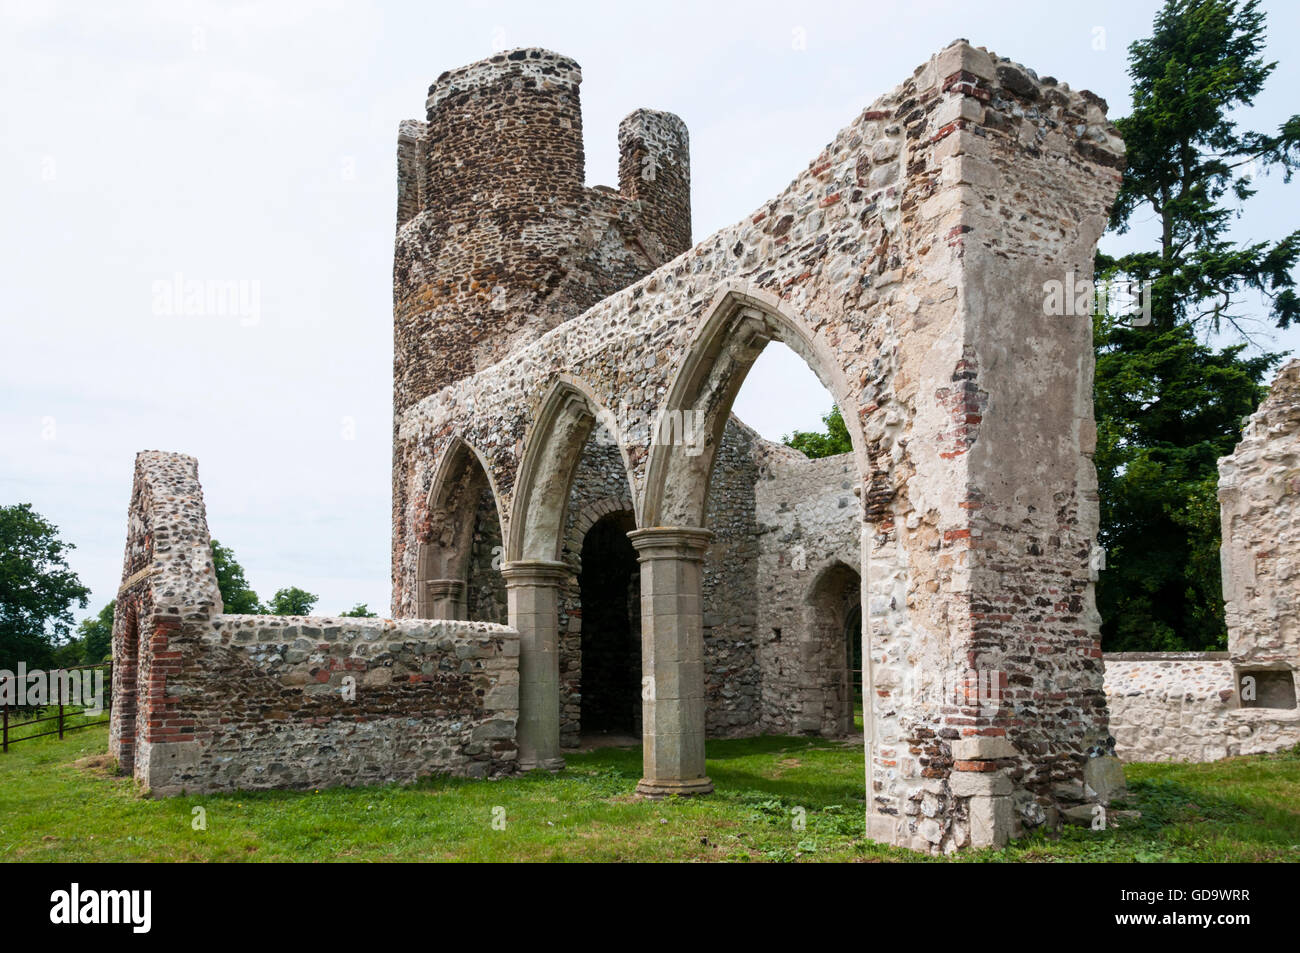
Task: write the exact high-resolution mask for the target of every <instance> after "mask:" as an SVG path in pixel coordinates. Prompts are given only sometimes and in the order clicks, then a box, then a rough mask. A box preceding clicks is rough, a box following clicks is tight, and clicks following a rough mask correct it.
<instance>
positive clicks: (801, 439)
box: [781, 407, 853, 458]
mask: <svg viewBox="0 0 1300 953" xmlns="http://www.w3.org/2000/svg"><path fill="white" fill-rule="evenodd" d="M822 423H824V424H825V425H826V432H825V433H818V432H816V431H809V430H796V431H795V432H794V433H792V434H786V435H785V436H784V437H782V438H781V442H782V443H784V444H785V445H786V446H787V447H794V448H795V449H796V450H798V451H800V452H801V453H803V454H804V456H807V457H813V458H816V457H832V456H834V455H835V454H837V453H848V452H849V451H850V450H852V449H853V441H852V440H850V439H849V428H848V427H846V426H845V425H844V418H843V417H842V416H841V415H840V409H839V408H838V407H832V408H831V409H830V413H826V414H822Z"/></svg>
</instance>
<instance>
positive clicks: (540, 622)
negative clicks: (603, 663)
mask: <svg viewBox="0 0 1300 953" xmlns="http://www.w3.org/2000/svg"><path fill="white" fill-rule="evenodd" d="M598 423H602V424H604V425H605V430H606V431H607V432H608V433H609V434H610V435H611V436H612V438H613V439H614V441H615V442H616V443H617V444H618V445H619V453H620V456H621V458H622V460H623V465H624V470H625V472H628V473H630V468H629V467H628V458H627V450H626V448H625V447H624V446H623V442H622V438H621V433H620V430H619V427H618V424H617V421H616V420H615V419H614V417H613V415H612V414H611V413H609V411H608V410H607V409H606V408H604V407H603V406H602V405H601V404H600V402H599V401H598V400H597V399H596V398H595V396H594V395H593V394H592V392H591V391H590V389H589V388H587V387H586V386H585V385H584V384H583V383H581V382H580V381H578V380H577V379H575V378H570V377H561V378H559V379H557V380H556V381H555V382H554V383H553V384H552V386H551V388H550V390H549V391H547V393H546V395H545V397H543V399H542V401H541V403H540V405H539V409H538V411H537V413H536V414H535V415H532V424H531V426H530V427H529V428H528V430H527V432H526V433H525V436H524V453H523V460H522V462H521V464H520V467H519V473H518V478H517V481H516V483H515V488H514V493H513V495H512V502H511V511H510V512H511V517H510V523H509V525H510V532H509V534H508V536H507V539H506V549H505V555H506V562H505V565H504V567H503V568H502V575H503V576H504V577H505V581H506V591H507V602H508V606H509V619H510V625H511V626H512V627H514V628H515V629H516V630H518V632H519V637H520V642H519V729H518V739H519V765H520V767H521V768H523V769H525V770H528V769H535V768H543V769H547V770H556V769H559V768H562V767H563V766H564V759H563V758H562V757H561V756H560V666H559V655H560V635H559V610H560V591H561V589H562V588H564V587H571V577H572V575H573V573H572V570H571V567H569V566H568V565H567V564H565V563H564V562H562V561H561V559H560V556H561V545H562V543H563V541H564V533H565V517H566V513H567V510H568V504H569V494H570V491H571V490H572V488H573V480H574V476H575V475H576V474H577V471H578V465H579V463H580V462H581V459H582V453H583V449H584V448H585V447H586V445H587V441H588V439H589V438H590V437H591V435H592V433H593V431H595V430H596V427H597V424H598ZM629 479H630V477H629ZM630 495H631V494H630ZM633 498H635V497H634V496H633Z"/></svg>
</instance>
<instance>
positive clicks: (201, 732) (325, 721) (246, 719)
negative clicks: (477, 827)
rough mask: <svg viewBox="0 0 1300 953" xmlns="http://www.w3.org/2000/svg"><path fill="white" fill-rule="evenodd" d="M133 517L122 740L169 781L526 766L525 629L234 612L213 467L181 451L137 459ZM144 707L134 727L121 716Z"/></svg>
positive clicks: (131, 756) (130, 762)
mask: <svg viewBox="0 0 1300 953" xmlns="http://www.w3.org/2000/svg"><path fill="white" fill-rule="evenodd" d="M128 527H129V530H128V542H127V555H126V560H125V564H124V577H123V585H122V587H121V590H120V595H119V598H120V599H121V600H122V604H124V605H129V606H131V607H132V611H131V612H129V613H122V614H121V615H122V618H123V620H124V624H123V626H122V627H118V625H117V624H116V621H115V626H114V646H113V648H114V658H115V659H116V660H118V662H117V664H115V669H117V668H127V667H128V665H129V663H128V662H126V660H127V659H130V658H131V657H132V655H133V649H134V650H135V651H134V655H135V656H136V658H137V664H136V665H135V666H134V668H135V678H134V680H133V681H127V680H124V679H119V678H118V677H117V673H116V672H115V677H114V682H113V705H112V712H113V717H114V718H115V719H118V720H119V723H116V724H115V725H114V727H113V729H112V732H111V737H112V738H113V739H114V740H113V742H112V747H113V752H114V754H116V755H118V757H119V760H120V762H121V764H122V766H123V768H124V769H126V770H129V771H131V772H132V774H133V776H134V777H135V778H136V779H137V780H138V781H140V782H141V783H142V784H143V785H144V786H145V787H147V788H148V789H150V790H151V791H153V792H154V793H156V794H176V793H180V792H183V791H188V792H206V791H225V790H243V789H253V788H281V787H294V788H296V787H309V786H324V785H339V784H343V785H352V784H373V783H382V782H389V781H409V780H414V779H415V778H417V777H420V776H423V775H426V774H433V773H451V774H458V775H465V776H470V777H485V776H488V775H494V774H500V773H506V772H509V771H512V770H513V769H514V764H515V758H516V754H517V749H516V745H515V723H516V720H517V718H518V685H519V671H518V663H519V658H518V655H519V637H518V634H517V633H516V632H514V631H513V630H512V629H508V628H506V627H504V626H495V625H487V624H483V623H470V622H431V621H422V620H420V621H403V622H394V621H393V620H391V619H357V618H347V619H343V618H330V617H296V616H245V615H226V614H224V613H222V611H221V609H222V604H221V596H220V593H219V592H218V589H217V583H216V572H215V568H214V566H213V562H212V551H211V537H210V536H209V533H208V526H207V516H206V512H205V509H204V504H203V491H202V488H201V487H200V486H199V482H198V466H197V463H196V462H195V461H194V459H193V458H191V457H186V456H182V455H180V454H172V453H159V452H152V451H151V452H146V453H141V454H140V455H139V456H138V457H137V458H136V475H135V483H134V490H133V493H132V502H131V509H130V513H129V516H128ZM128 617H130V618H131V619H132V621H133V622H134V624H133V625H131V626H127V625H126V624H125V620H126V619H127V618H128ZM128 639H134V640H135V642H134V643H132V644H128ZM132 709H134V710H135V718H134V725H135V727H134V732H132V730H131V728H130V726H125V725H123V724H121V723H120V719H121V718H122V713H123V712H131V711H132ZM124 749H125V750H124ZM124 754H125V755H126V756H125V757H124V756H123V755H124Z"/></svg>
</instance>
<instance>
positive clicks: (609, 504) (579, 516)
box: [564, 496, 636, 554]
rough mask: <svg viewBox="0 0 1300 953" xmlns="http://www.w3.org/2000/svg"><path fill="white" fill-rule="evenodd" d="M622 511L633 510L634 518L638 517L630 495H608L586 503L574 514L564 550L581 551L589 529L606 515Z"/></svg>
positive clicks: (567, 551)
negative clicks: (622, 496) (618, 496)
mask: <svg viewBox="0 0 1300 953" xmlns="http://www.w3.org/2000/svg"><path fill="white" fill-rule="evenodd" d="M621 512H631V513H632V517H633V519H635V518H636V508H635V507H634V506H633V504H632V499H631V497H630V496H629V497H625V498H623V499H619V498H617V497H613V496H607V497H604V498H602V499H599V500H593V501H591V502H590V503H588V504H586V505H585V506H584V507H583V508H582V509H581V510H579V511H578V512H577V513H575V514H574V517H573V520H572V521H571V522H570V524H569V527H568V531H567V532H566V533H565V534H564V551H565V552H566V553H571V554H579V553H581V552H582V541H583V539H584V538H585V537H586V535H587V531H588V530H589V529H591V528H592V527H593V526H595V525H596V523H597V522H598V521H599V520H601V519H603V518H604V517H606V516H609V515H611V514H614V513H621Z"/></svg>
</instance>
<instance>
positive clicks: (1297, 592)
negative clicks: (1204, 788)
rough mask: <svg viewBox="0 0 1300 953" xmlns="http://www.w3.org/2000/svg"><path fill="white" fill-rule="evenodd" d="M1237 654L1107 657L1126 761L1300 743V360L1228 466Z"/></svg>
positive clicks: (1224, 480) (1115, 729)
mask: <svg viewBox="0 0 1300 953" xmlns="http://www.w3.org/2000/svg"><path fill="white" fill-rule="evenodd" d="M1219 507H1220V514H1221V518H1222V524H1223V525H1222V533H1223V543H1222V549H1221V556H1222V563H1223V598H1224V603H1225V605H1224V614H1225V617H1226V620H1227V624H1228V651H1227V652H1216V653H1178V652H1173V653H1158V652H1154V653H1121V654H1111V655H1107V656H1106V695H1107V698H1108V700H1109V704H1110V724H1111V732H1112V734H1114V736H1115V739H1116V745H1115V747H1116V751H1117V752H1118V754H1119V755H1120V757H1121V758H1123V759H1124V760H1126V761H1217V760H1219V759H1221V758H1227V757H1234V756H1237V755H1243V754H1259V753H1264V752H1271V751H1279V750H1281V749H1284V748H1289V747H1291V746H1293V745H1296V744H1300V711H1297V710H1296V696H1297V685H1296V678H1297V674H1296V672H1297V670H1298V669H1300V361H1291V362H1290V363H1289V364H1287V365H1286V366H1285V367H1283V368H1282V370H1281V371H1280V372H1279V373H1278V375H1277V378H1276V380H1275V381H1274V382H1273V386H1272V388H1271V389H1270V390H1269V393H1268V395H1267V396H1266V397H1265V399H1264V400H1263V402H1262V403H1261V404H1260V406H1259V409H1258V410H1257V411H1256V412H1255V413H1254V414H1252V415H1251V416H1250V417H1249V418H1248V419H1247V421H1246V425H1245V428H1244V432H1243V434H1242V439H1241V442H1240V443H1239V444H1237V447H1236V448H1235V449H1234V450H1233V452H1232V453H1231V454H1230V455H1228V456H1226V457H1223V458H1222V459H1221V460H1219Z"/></svg>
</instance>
